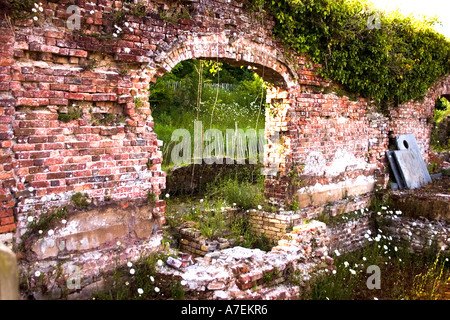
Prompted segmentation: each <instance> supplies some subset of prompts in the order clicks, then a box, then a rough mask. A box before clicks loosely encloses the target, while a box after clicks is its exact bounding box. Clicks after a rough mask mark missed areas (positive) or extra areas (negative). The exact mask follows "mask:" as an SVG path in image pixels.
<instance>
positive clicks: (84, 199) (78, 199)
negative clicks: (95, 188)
mask: <svg viewBox="0 0 450 320" xmlns="http://www.w3.org/2000/svg"><path fill="white" fill-rule="evenodd" d="M89 199H90V198H89V195H88V194H86V193H80V192H77V193H75V194H74V195H73V196H72V198H71V202H72V204H73V205H74V206H76V207H78V208H81V209H84V208H87V207H89V205H90V204H91V202H90V201H89Z"/></svg>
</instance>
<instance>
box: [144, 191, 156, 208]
mask: <svg viewBox="0 0 450 320" xmlns="http://www.w3.org/2000/svg"><path fill="white" fill-rule="evenodd" d="M157 199H158V196H157V195H156V194H154V193H153V192H149V193H147V203H148V204H149V205H151V206H154V205H156V201H157Z"/></svg>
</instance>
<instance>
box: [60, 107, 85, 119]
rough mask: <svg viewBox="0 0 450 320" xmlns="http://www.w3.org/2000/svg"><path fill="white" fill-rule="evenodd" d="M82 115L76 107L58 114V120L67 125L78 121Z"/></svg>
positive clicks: (81, 111)
mask: <svg viewBox="0 0 450 320" xmlns="http://www.w3.org/2000/svg"><path fill="white" fill-rule="evenodd" d="M82 115H83V110H81V108H78V107H76V106H72V107H69V108H68V110H67V113H58V120H59V121H62V122H64V123H69V122H71V121H74V120H78V119H80V118H81V116H82Z"/></svg>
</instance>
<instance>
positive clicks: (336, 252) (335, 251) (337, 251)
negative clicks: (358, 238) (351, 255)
mask: <svg viewBox="0 0 450 320" xmlns="http://www.w3.org/2000/svg"><path fill="white" fill-rule="evenodd" d="M334 253H335V254H336V256H338V257H339V256H340V255H341V253H340V252H339V250H338V249H336V250H334Z"/></svg>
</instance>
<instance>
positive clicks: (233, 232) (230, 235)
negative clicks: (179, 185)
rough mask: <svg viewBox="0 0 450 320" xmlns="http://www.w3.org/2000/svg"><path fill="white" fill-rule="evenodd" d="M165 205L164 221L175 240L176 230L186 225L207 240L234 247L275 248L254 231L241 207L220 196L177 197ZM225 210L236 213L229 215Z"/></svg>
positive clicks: (268, 249)
mask: <svg viewBox="0 0 450 320" xmlns="http://www.w3.org/2000/svg"><path fill="white" fill-rule="evenodd" d="M166 202H167V204H166V222H167V226H168V227H169V234H171V235H172V236H173V237H175V238H177V237H178V234H177V228H178V227H180V226H182V225H186V223H188V225H189V226H191V227H193V228H195V229H197V230H199V231H200V232H201V234H202V236H204V237H206V238H208V239H216V238H227V239H234V240H235V243H236V245H240V246H242V247H245V248H259V249H261V250H264V251H270V249H271V248H272V247H273V245H274V243H272V242H271V241H270V240H269V239H268V238H267V237H265V236H264V235H259V234H257V233H256V232H255V230H254V229H253V228H252V226H251V223H250V221H249V220H248V215H247V214H246V213H245V211H244V210H243V209H242V208H239V207H237V206H236V205H234V204H230V203H229V202H228V201H226V200H224V199H223V198H221V197H217V196H216V197H212V198H202V199H198V198H197V199H193V198H178V199H168V200H167V201H166ZM227 207H233V208H234V209H236V211H235V212H232V213H230V212H228V211H227V210H226V208H227Z"/></svg>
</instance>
